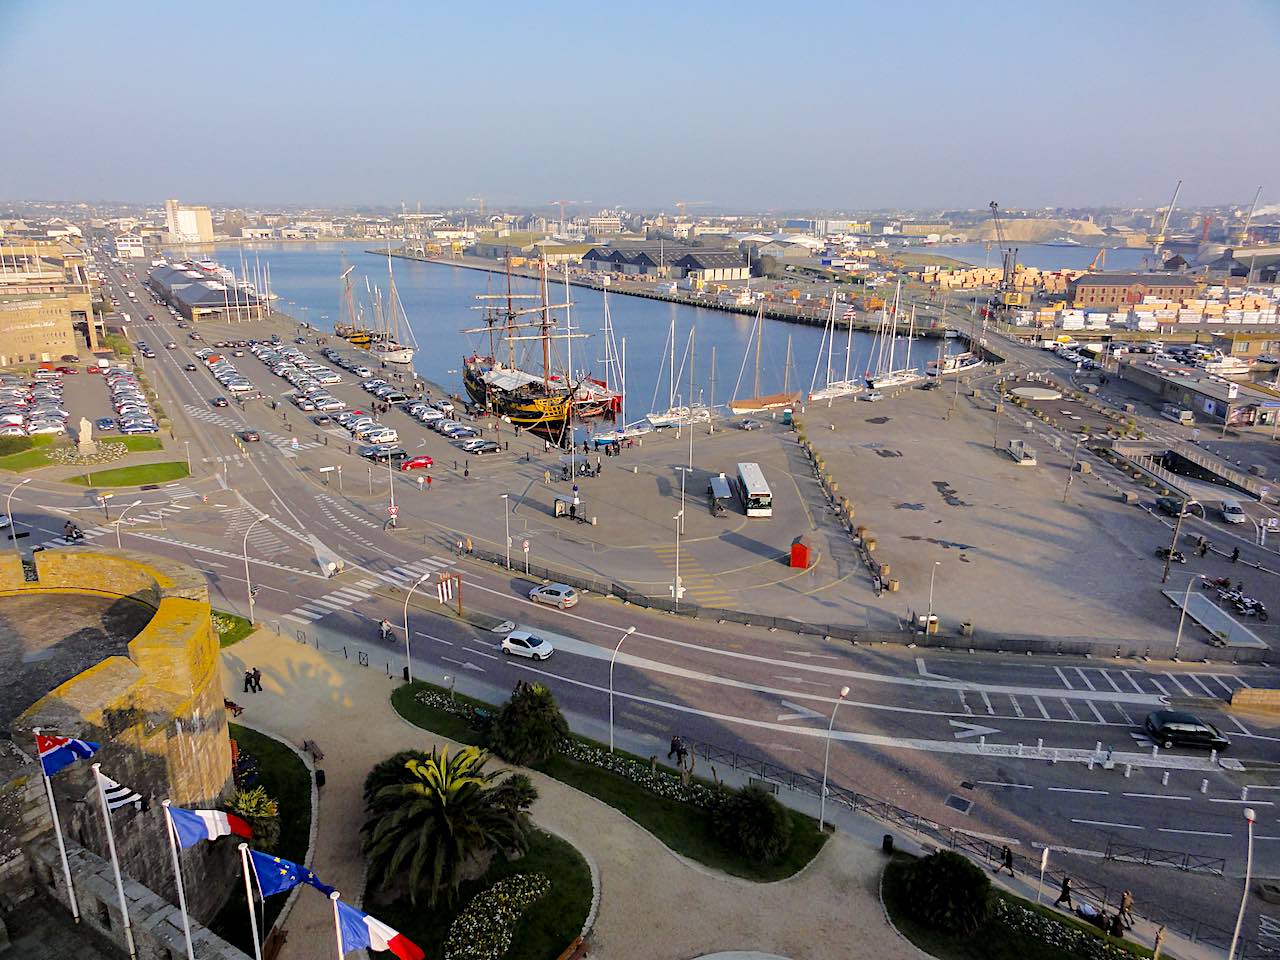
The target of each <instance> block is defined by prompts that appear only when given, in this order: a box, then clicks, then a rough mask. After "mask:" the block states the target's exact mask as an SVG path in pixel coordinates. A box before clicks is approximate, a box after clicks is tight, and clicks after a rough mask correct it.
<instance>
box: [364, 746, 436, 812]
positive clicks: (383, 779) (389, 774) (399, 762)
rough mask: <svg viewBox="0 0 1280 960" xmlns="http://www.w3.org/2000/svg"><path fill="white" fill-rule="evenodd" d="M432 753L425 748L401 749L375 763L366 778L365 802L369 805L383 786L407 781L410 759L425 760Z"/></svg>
mask: <svg viewBox="0 0 1280 960" xmlns="http://www.w3.org/2000/svg"><path fill="white" fill-rule="evenodd" d="M430 756H431V754H429V753H427V752H425V751H423V750H401V751H400V752H399V753H393V754H392V755H391V756H389V757H387V759H385V760H382V761H380V762H378V763H376V764H374V765H373V769H372V770H370V771H369V773H368V774H367V775H366V776H365V778H364V803H365V806H366V807H367V806H369V804H371V803H372V802H373V798H374V797H375V796H376V795H377V793H378V791H379V790H381V789H382V788H383V787H385V786H388V785H390V784H393V783H404V782H405V772H404V767H405V764H406V763H408V762H409V761H410V760H418V761H425V760H427V759H429V758H430Z"/></svg>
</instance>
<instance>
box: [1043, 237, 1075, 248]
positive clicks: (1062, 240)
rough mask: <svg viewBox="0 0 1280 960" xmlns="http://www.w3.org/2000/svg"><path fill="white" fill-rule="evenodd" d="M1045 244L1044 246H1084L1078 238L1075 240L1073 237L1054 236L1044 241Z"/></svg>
mask: <svg viewBox="0 0 1280 960" xmlns="http://www.w3.org/2000/svg"><path fill="white" fill-rule="evenodd" d="M1045 246H1046V247H1082V246H1084V244H1082V243H1081V242H1080V241H1079V240H1076V239H1075V238H1074V237H1054V238H1053V239H1052V240H1049V241H1047V242H1046V243H1045Z"/></svg>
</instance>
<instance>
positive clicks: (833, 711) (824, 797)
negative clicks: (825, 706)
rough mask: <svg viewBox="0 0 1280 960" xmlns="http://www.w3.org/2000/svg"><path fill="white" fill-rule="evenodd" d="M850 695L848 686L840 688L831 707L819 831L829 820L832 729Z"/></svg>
mask: <svg viewBox="0 0 1280 960" xmlns="http://www.w3.org/2000/svg"><path fill="white" fill-rule="evenodd" d="M848 695H849V688H848V687H841V688H840V696H839V697H838V698H837V699H836V705H835V706H834V707H832V708H831V722H830V723H828V724H827V749H826V755H825V756H824V757H823V758H822V800H821V802H820V803H819V805H818V832H819V833H821V832H822V830H823V828H824V827H825V826H826V822H827V770H828V769H829V768H830V766H831V730H832V728H833V727H835V725H836V711H837V710H839V709H840V704H842V703H844V698H845V697H847V696H848Z"/></svg>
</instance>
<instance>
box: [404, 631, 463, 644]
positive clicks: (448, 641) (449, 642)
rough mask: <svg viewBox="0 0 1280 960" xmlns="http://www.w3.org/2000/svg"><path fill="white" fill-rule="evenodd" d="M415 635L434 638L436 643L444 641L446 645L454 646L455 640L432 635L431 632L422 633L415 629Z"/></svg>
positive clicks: (429, 638)
mask: <svg viewBox="0 0 1280 960" xmlns="http://www.w3.org/2000/svg"><path fill="white" fill-rule="evenodd" d="M413 635H414V636H415V637H426V638H427V639H428V640H434V641H435V642H436V643H443V644H444V645H445V646H446V647H452V646H453V641H452V640H445V639H444V638H443V637H433V636H432V635H431V634H429V633H421V632H419V631H417V630H415V631H413Z"/></svg>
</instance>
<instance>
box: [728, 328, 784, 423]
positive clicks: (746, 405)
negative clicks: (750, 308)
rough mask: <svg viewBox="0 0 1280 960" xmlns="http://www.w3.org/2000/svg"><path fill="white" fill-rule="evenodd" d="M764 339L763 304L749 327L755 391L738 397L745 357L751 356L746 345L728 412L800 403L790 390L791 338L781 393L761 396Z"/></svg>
mask: <svg viewBox="0 0 1280 960" xmlns="http://www.w3.org/2000/svg"><path fill="white" fill-rule="evenodd" d="M763 338H764V304H761V305H760V309H759V310H758V311H757V312H756V321H755V323H754V324H752V326H751V338H750V339H751V340H752V341H754V342H755V348H756V349H755V353H756V368H755V389H754V393H753V395H752V396H750V397H743V398H739V397H738V386H739V385H740V384H741V383H742V374H743V372H744V371H745V370H746V369H747V357H748V356H750V355H751V346H750V343H748V346H747V352H746V353H745V354H743V357H742V367H741V368H739V370H738V382H737V383H735V384H734V386H733V399H732V400H730V401H729V404H728V406H729V412H730V413H734V414H740V413H764V412H765V411H766V410H780V409H782V408H784V407H793V406H795V405H796V404H797V403H799V402H800V394H799V393H797V392H795V391H793V390H791V338H790V337H787V359H786V361H785V362H784V364H783V368H782V370H783V372H782V392H781V393H769V394H762V393H761V392H760V343H761V341H762V340H763Z"/></svg>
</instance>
